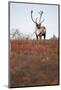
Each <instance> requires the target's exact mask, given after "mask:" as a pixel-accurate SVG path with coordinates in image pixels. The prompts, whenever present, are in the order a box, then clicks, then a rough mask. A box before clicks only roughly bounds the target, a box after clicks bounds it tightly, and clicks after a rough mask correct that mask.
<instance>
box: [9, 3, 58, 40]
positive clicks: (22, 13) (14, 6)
mask: <svg viewBox="0 0 61 90" xmlns="http://www.w3.org/2000/svg"><path fill="white" fill-rule="evenodd" d="M31 10H33V11H34V12H33V17H34V19H36V18H37V17H39V14H38V12H39V11H41V10H42V11H43V12H44V13H43V16H42V20H43V19H45V21H44V22H43V23H42V25H43V26H45V27H46V33H47V35H46V38H47V39H48V38H51V37H52V36H53V35H56V36H57V37H58V5H45V4H44V5H43V4H26V3H11V4H10V32H12V30H15V29H19V31H20V32H21V33H23V34H29V35H31V34H32V37H35V34H33V32H34V31H35V24H34V23H33V21H32V20H31Z"/></svg>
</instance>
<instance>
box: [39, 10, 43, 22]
mask: <svg viewBox="0 0 61 90" xmlns="http://www.w3.org/2000/svg"><path fill="white" fill-rule="evenodd" d="M39 14H40V18H39V23H42V22H44V19H43V20H42V21H41V17H42V15H43V11H40V12H39Z"/></svg>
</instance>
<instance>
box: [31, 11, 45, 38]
mask: <svg viewBox="0 0 61 90" xmlns="http://www.w3.org/2000/svg"><path fill="white" fill-rule="evenodd" d="M39 15H40V17H39V22H37V18H36V19H35V20H34V19H33V10H31V19H32V21H33V22H34V23H35V25H36V31H35V34H36V38H37V39H38V37H40V39H41V36H44V39H45V36H46V35H45V34H46V30H45V29H46V28H45V27H44V26H41V25H42V23H43V22H44V19H43V20H42V21H41V17H42V15H43V11H40V12H39Z"/></svg>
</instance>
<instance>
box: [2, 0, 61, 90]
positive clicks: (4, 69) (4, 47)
mask: <svg viewBox="0 0 61 90" xmlns="http://www.w3.org/2000/svg"><path fill="white" fill-rule="evenodd" d="M11 1H19V2H35V3H48V4H60V2H61V0H11ZM60 15H61V12H60ZM60 21H61V20H60ZM60 36H61V34H60ZM60 43H61V42H60ZM60 45H61V44H60ZM60 50H61V48H60ZM60 63H61V62H60ZM60 68H61V66H60ZM60 81H61V80H60ZM7 85H8V0H0V90H7V89H8V88H7ZM18 89H20V88H18ZM21 89H22V90H24V89H25V90H27V89H29V90H31V89H32V90H33V89H35V90H37V89H38V90H40V89H41V90H42V89H43V90H45V89H46V90H60V89H61V85H60V86H42V87H30V88H29V87H27V88H21ZM16 90H17V88H16Z"/></svg>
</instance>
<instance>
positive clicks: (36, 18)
mask: <svg viewBox="0 0 61 90" xmlns="http://www.w3.org/2000/svg"><path fill="white" fill-rule="evenodd" d="M32 13H33V10H31V19H32V21H33V22H34V23H37V18H36V20H35V21H34V19H33V17H32Z"/></svg>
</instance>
